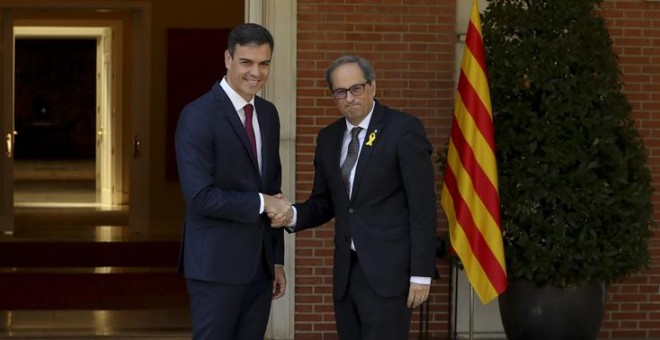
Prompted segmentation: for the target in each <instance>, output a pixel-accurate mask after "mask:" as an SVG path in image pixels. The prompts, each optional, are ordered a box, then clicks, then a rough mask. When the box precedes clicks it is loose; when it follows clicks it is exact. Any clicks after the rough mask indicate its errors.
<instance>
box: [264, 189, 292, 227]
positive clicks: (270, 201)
mask: <svg viewBox="0 0 660 340" xmlns="http://www.w3.org/2000/svg"><path fill="white" fill-rule="evenodd" d="M263 196H264V212H265V213H266V215H267V216H268V218H270V225H271V227H274V228H281V227H286V226H288V225H289V224H290V223H291V220H292V219H293V208H292V207H291V202H290V201H289V200H288V199H286V197H284V195H282V194H277V195H275V196H271V195H266V194H264V195H263Z"/></svg>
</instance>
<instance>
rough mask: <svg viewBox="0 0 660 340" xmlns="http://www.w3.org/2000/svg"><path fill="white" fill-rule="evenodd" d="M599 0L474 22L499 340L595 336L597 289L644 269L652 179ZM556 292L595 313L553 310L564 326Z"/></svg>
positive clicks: (519, 9) (522, 5)
mask: <svg viewBox="0 0 660 340" xmlns="http://www.w3.org/2000/svg"><path fill="white" fill-rule="evenodd" d="M601 2H602V0H490V1H489V4H488V7H487V9H486V11H485V12H484V14H483V37H484V47H485V52H486V64H487V69H488V80H489V85H490V91H491V98H492V109H493V119H494V124H495V141H496V148H497V162H498V171H499V190H500V191H499V192H500V202H501V203H500V204H501V218H502V229H503V238H504V250H505V257H506V264H507V272H508V278H509V288H508V290H507V292H506V293H505V294H503V295H502V296H501V297H500V310H501V315H502V320H503V323H504V326H505V331H506V332H507V336H508V337H509V339H522V338H524V339H535V338H536V339H570V338H580V339H589V338H595V337H596V335H597V334H598V330H599V328H600V322H601V320H602V315H603V311H602V309H603V301H604V296H605V295H604V294H605V291H606V287H607V286H608V285H609V284H611V283H612V282H615V281H617V280H620V279H622V278H624V277H626V276H628V275H631V274H633V273H635V272H637V271H639V270H640V269H641V268H643V267H645V266H648V264H649V263H650V255H649V251H648V241H649V238H650V237H651V235H652V233H651V228H652V226H653V222H652V217H651V216H652V202H651V195H652V186H651V175H650V171H649V169H648V167H647V166H646V154H645V150H644V146H643V143H642V140H641V138H640V136H639V133H638V132H637V130H636V128H635V126H634V122H633V120H632V118H631V115H630V113H631V106H630V104H629V103H628V101H627V99H626V96H625V95H624V94H623V93H622V82H621V79H620V71H619V68H618V58H617V56H616V55H615V53H614V52H613V50H612V41H611V39H610V36H609V33H608V31H607V28H606V25H605V22H604V20H603V19H602V18H601V17H600V16H599V9H600V7H599V5H600V3H601ZM539 291H541V293H540V294H541V295H535V294H539V293H538V292H539ZM519 293H522V294H523V297H519V296H518V294H519ZM582 293H584V294H585V295H580V294H582ZM526 294H527V295H526ZM547 294H551V296H549V295H547ZM555 295H558V296H561V295H566V296H568V297H569V298H568V301H569V302H572V303H573V307H572V308H575V306H576V305H582V304H587V302H585V301H586V300H582V299H587V300H589V299H591V302H589V304H591V305H592V306H594V307H595V308H596V309H595V311H591V312H585V311H581V310H580V311H578V312H567V311H563V312H559V314H562V313H563V316H566V317H568V318H570V320H569V321H570V323H569V325H570V328H569V329H568V330H566V329H565V328H562V326H561V325H560V323H561V322H562V321H561V320H560V318H561V316H562V315H560V316H557V315H554V314H552V315H551V314H549V313H552V311H553V310H555V309H556V308H559V307H557V303H558V302H557V301H558V299H559V298H558V297H557V296H555ZM523 302H524V303H533V304H535V307H534V308H536V309H535V310H530V309H526V308H530V307H526V306H525V305H524V304H523V305H519V303H523ZM544 302H548V303H549V305H543V303H544ZM538 308H541V309H542V310H539V309H538ZM538 313H543V315H538ZM511 315H512V316H513V318H514V319H511ZM581 315H586V316H588V319H586V320H583V321H580V320H577V319H576V318H577V317H579V316H581ZM523 317H530V320H528V321H524V320H522V319H521V318H523ZM580 325H582V326H586V327H587V328H590V329H586V330H579V329H578V328H576V327H578V326H580ZM536 326H545V327H546V328H545V329H542V330H534V329H532V328H533V327H536Z"/></svg>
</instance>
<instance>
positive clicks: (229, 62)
mask: <svg viewBox="0 0 660 340" xmlns="http://www.w3.org/2000/svg"><path fill="white" fill-rule="evenodd" d="M230 65H231V54H229V51H228V50H225V67H226V68H229V66H230Z"/></svg>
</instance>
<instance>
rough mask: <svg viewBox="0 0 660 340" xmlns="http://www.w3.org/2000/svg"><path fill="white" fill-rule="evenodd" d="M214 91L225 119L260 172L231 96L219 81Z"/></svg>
mask: <svg viewBox="0 0 660 340" xmlns="http://www.w3.org/2000/svg"><path fill="white" fill-rule="evenodd" d="M213 92H214V94H215V97H216V98H217V100H218V101H219V102H220V111H221V113H222V114H224V115H225V119H227V121H228V122H229V125H231V127H232V129H233V130H234V133H236V137H238V139H239V140H240V141H241V144H243V148H244V149H245V152H246V153H247V154H248V155H249V156H250V158H251V159H252V164H253V165H254V167H255V170H257V173H259V163H257V159H256V158H255V155H252V152H251V151H250V150H251V149H252V147H251V146H250V141H249V140H248V137H247V133H246V132H245V126H243V123H242V122H241V119H240V118H239V117H238V112H236V109H235V108H234V105H233V104H232V103H231V100H229V97H228V96H227V94H226V93H225V91H224V90H223V89H222V87H221V86H220V83H219V82H218V83H217V85H216V86H214V87H213ZM259 124H261V120H260V121H259Z"/></svg>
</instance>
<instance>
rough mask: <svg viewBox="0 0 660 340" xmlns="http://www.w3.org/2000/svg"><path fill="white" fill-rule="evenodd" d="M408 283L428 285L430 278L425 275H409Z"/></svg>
mask: <svg viewBox="0 0 660 340" xmlns="http://www.w3.org/2000/svg"><path fill="white" fill-rule="evenodd" d="M410 283H418V284H422V285H430V284H431V278H430V277H425V276H411V277H410Z"/></svg>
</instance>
